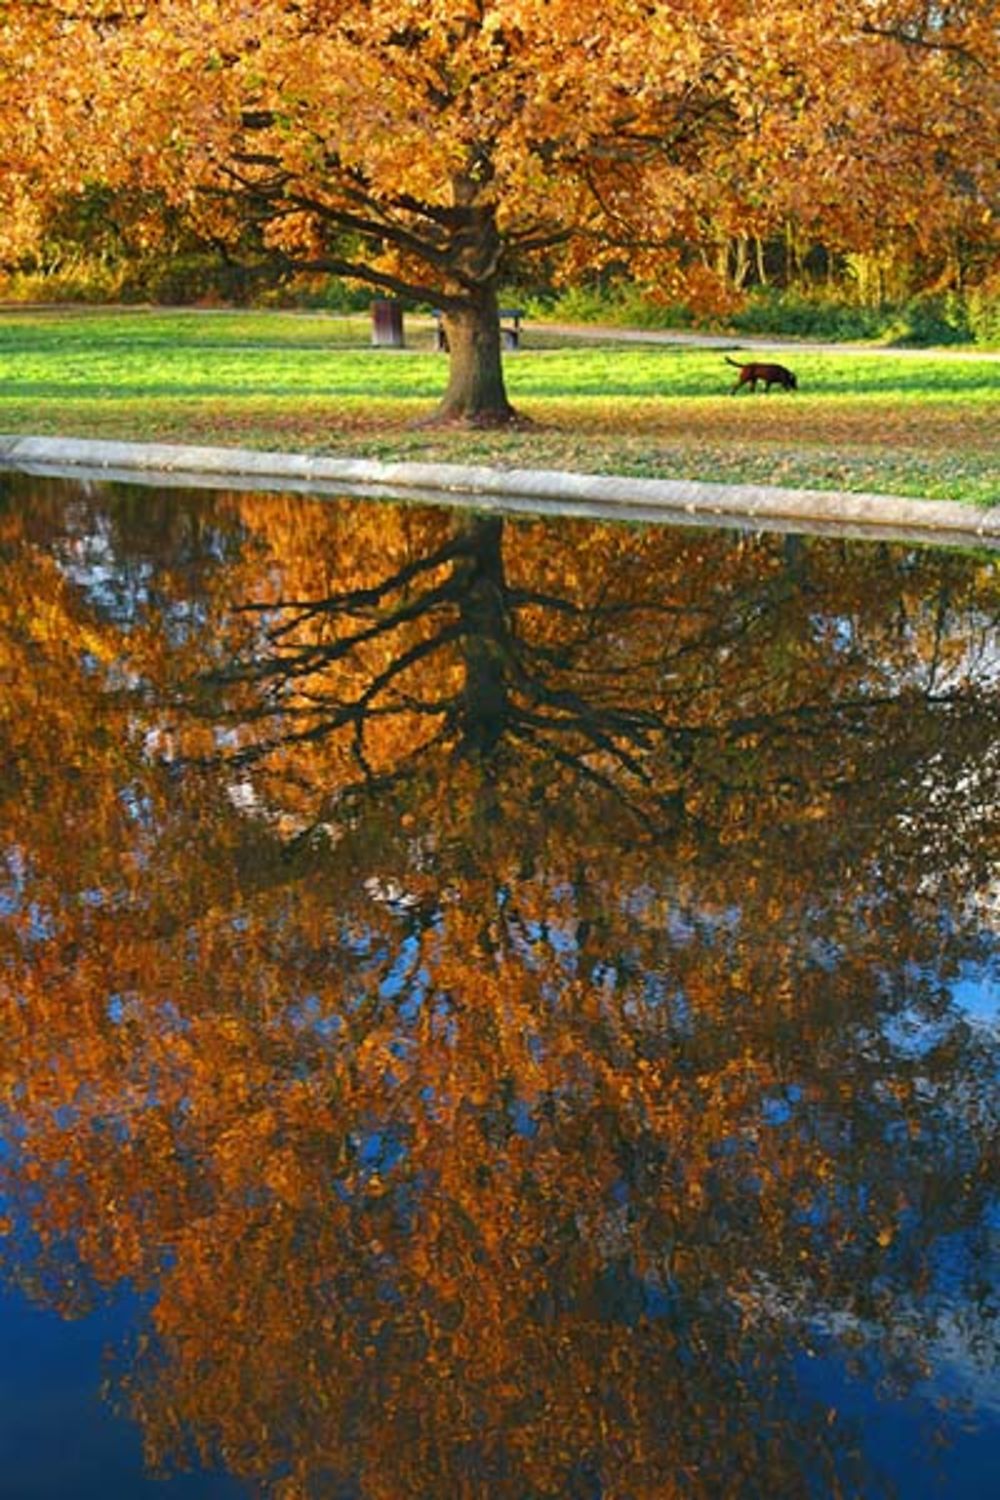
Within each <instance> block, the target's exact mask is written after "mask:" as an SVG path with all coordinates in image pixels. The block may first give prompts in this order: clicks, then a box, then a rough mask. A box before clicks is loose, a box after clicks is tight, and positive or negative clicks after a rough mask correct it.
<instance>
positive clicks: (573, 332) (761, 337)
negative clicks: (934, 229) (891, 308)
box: [527, 320, 1000, 364]
mask: <svg viewBox="0 0 1000 1500" xmlns="http://www.w3.org/2000/svg"><path fill="white" fill-rule="evenodd" d="M527 327H528V328H529V329H531V330H532V331H534V332H536V333H548V334H553V335H556V336H559V337H562V338H578V339H581V340H586V339H594V338H600V339H615V340H618V341H620V342H622V343H626V344H674V345H677V346H679V347H682V348H685V347H686V348H691V349H723V350H726V351H727V352H729V353H732V352H733V351H734V350H739V349H760V350H778V349H783V350H786V351H787V352H789V353H796V352H797V353H799V354H851V355H854V354H872V355H892V357H893V358H894V359H899V358H913V359H962V360H983V361H989V362H993V363H997V364H1000V350H996V349H953V348H951V347H949V346H948V345H947V344H939V345H935V346H933V347H929V348H911V347H909V346H907V347H902V348H901V347H899V346H898V345H893V344H848V343H830V342H825V341H821V340H817V339H791V338H782V337H781V336H780V335H774V334H772V335H765V334H757V333H755V334H749V333H747V334H741V333H695V332H692V331H689V330H687V329H679V328H617V327H615V326H613V325H611V324H596V323H549V322H545V321H541V322H535V321H534V320H532V321H530V322H529V323H528V324H527Z"/></svg>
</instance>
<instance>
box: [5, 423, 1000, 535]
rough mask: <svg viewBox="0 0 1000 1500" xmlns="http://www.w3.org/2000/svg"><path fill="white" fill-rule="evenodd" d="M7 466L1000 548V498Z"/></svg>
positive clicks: (546, 472)
mask: <svg viewBox="0 0 1000 1500" xmlns="http://www.w3.org/2000/svg"><path fill="white" fill-rule="evenodd" d="M0 468H7V469H16V470H19V471H21V472H25V473H35V474H42V473H44V474H46V475H48V476H50V477H55V476H62V477H73V476H76V477H84V476H86V477H89V478H93V479H102V480H112V479H119V480H122V481H124V482H131V483H138V482H142V481H143V480H145V481H146V482H147V483H151V484H152V483H156V482H157V481H159V482H160V483H161V484H172V485H177V484H179V483H185V482H186V483H188V484H190V485H192V486H194V487H198V486H199V485H210V486H212V487H216V488H217V487H219V485H220V484H221V483H223V482H224V483H226V484H227V485H233V486H239V485H244V486H248V487H252V488H255V489H260V488H268V489H283V488H289V487H291V488H294V489H296V490H300V491H307V492H313V493H331V492H337V491H339V492H341V493H347V492H351V493H359V492H365V493H370V494H373V495H380V496H382V497H388V496H394V497H395V498H397V499H400V500H407V499H411V500H412V499H417V498H419V499H421V500H427V501H431V502H437V503H438V504H442V503H448V504H463V505H470V504H471V505H475V504H479V505H481V506H484V507H487V508H489V507H491V506H494V507H500V508H503V509H507V510H520V511H525V510H529V511H534V512H536V513H539V514H546V513H553V512H554V513H556V514H577V515H595V514H596V515H601V516H604V517H607V518H609V519H614V518H615V517H620V518H622V519H647V520H656V519H661V520H664V521H666V520H683V521H685V522H687V523H695V524H698V523H700V524H712V525H727V524H728V525H742V526H748V525H754V524H756V525H758V526H762V527H777V528H780V529H783V530H804V529H808V530H817V529H819V530H836V531H840V532H841V533H843V531H844V530H845V529H850V530H852V531H855V532H857V533H858V534H860V535H870V536H876V535H877V536H886V535H899V534H901V535H903V536H905V537H906V538H909V539H914V540H921V539H923V540H926V541H928V542H933V541H935V540H937V541H951V542H960V541H966V542H970V543H975V544H980V545H982V544H984V543H986V544H992V545H996V546H1000V498H998V503H997V504H996V505H994V506H991V507H990V508H989V509H987V510H977V509H975V508H973V507H972V506H969V505H964V504H961V503H960V502H958V501H942V500H915V499H911V498H907V497H905V496H898V495H883V494H877V493H869V494H854V493H851V492H847V491H831V490H809V489H781V488H778V487H777V486H770V485H729V484H716V483H711V482H706V481H698V480H680V479H677V480H675V479H642V478H628V477H623V476H613V475H600V474H578V473H569V472H563V471H561V470H552V469H496V468H487V467H479V466H468V465H461V464H444V463H419V462H406V461H401V462H394V463H390V462H384V461H382V460H378V459H364V458H331V457H324V456H322V455H320V454H307V453H284V452H277V451H270V450H262V449H249V448H223V447H199V446H187V445H183V444H172V443H138V442H111V441H103V440H100V439H90V438H53V437H30V436H27V437H18V436H15V435H3V434H0Z"/></svg>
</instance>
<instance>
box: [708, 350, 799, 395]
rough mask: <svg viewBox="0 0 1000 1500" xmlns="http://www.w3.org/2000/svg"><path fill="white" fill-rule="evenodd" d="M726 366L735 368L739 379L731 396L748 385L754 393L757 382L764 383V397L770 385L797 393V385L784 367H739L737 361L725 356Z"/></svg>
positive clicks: (750, 365)
mask: <svg viewBox="0 0 1000 1500" xmlns="http://www.w3.org/2000/svg"><path fill="white" fill-rule="evenodd" d="M726 364H727V365H733V366H735V368H736V369H737V370H739V372H740V377H739V379H738V380H737V382H736V384H735V385H734V386H733V388H732V390H731V391H730V393H729V394H730V395H731V396H735V395H736V392H737V391H738V390H739V388H740V386H741V385H748V386H749V387H750V389H751V390H752V391H756V389H757V382H758V380H762V381H763V382H764V394H765V396H766V395H767V393H768V391H770V389H771V387H772V385H780V386H783V387H784V388H785V390H786V391H797V390H798V388H799V383H798V381H797V380H796V378H795V376H794V375H793V374H792V372H791V370H786V369H785V367H784V365H762V364H756V363H755V364H749V365H741V364H740V362H739V360H736V359H730V358H729V355H728V354H727V355H726Z"/></svg>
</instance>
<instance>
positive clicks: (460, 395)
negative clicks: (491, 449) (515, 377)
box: [434, 288, 517, 427]
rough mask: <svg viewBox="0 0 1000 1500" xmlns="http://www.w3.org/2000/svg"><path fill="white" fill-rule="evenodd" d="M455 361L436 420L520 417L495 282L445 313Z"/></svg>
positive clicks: (479, 423) (486, 421) (495, 421)
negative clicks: (506, 368) (506, 369)
mask: <svg viewBox="0 0 1000 1500" xmlns="http://www.w3.org/2000/svg"><path fill="white" fill-rule="evenodd" d="M443 323H444V332H445V336H446V338H447V340H448V352H449V357H450V361H451V363H450V367H449V371H448V388H447V390H446V391H445V393H444V397H443V399H442V401H441V405H440V406H439V408H438V410H437V412H436V414H435V417H434V420H435V421H438V422H466V423H468V425H469V426H470V427H502V426H505V425H506V424H507V423H508V422H513V421H515V420H517V413H516V412H515V410H514V408H513V407H512V406H511V404H510V402H509V401H508V400H507V392H506V389H505V387H504V379H503V362H502V359H501V353H500V317H499V310H498V305H497V299H496V293H495V292H494V291H493V289H492V288H489V289H488V290H484V291H482V292H479V293H478V294H477V295H476V296H475V297H473V298H471V299H470V300H469V302H468V303H467V304H466V305H465V306H464V307H463V308H462V309H461V310H460V311H458V312H446V313H445V315H444V318H443Z"/></svg>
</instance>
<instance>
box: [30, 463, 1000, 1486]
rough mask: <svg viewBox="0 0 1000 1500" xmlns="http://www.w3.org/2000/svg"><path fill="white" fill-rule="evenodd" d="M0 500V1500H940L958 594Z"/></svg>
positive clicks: (991, 1361)
mask: <svg viewBox="0 0 1000 1500" xmlns="http://www.w3.org/2000/svg"><path fill="white" fill-rule="evenodd" d="M0 483H2V489H0V561H2V566H3V573H4V589H3V591H2V595H0V685H2V694H0V1027H2V1043H3V1047H2V1052H0V1057H2V1059H3V1061H2V1065H0V1066H2V1092H0V1230H2V1237H0V1256H2V1262H0V1263H2V1265H3V1271H4V1279H3V1292H2V1298H0V1396H2V1398H3V1400H2V1403H0V1453H2V1455H3V1462H2V1465H0V1495H3V1496H5V1497H6V1496H7V1495H10V1496H14V1497H17V1500H22V1497H23V1500H28V1497H34V1496H38V1497H51V1496H63V1495H66V1496H70V1495H72V1496H74V1497H76V1496H82V1495H88V1494H91V1493H93V1494H98V1493H101V1492H102V1490H101V1485H102V1483H103V1484H105V1485H106V1486H107V1485H110V1484H112V1482H113V1488H114V1493H115V1494H116V1496H128V1495H133V1494H134V1495H136V1496H139V1495H143V1494H145V1493H147V1491H148V1492H149V1493H151V1494H152V1493H161V1494H164V1495H178V1496H186V1495H192V1496H193V1495H199V1496H202V1495H204V1496H216V1495H218V1496H220V1497H221V1496H228V1495H231V1494H259V1495H265V1496H268V1497H271V1496H273V1497H275V1500H291V1497H292V1496H295V1497H299V1496H309V1497H320V1500H326V1497H329V1500H348V1497H350V1500H369V1497H373V1500H374V1497H379V1500H381V1497H383V1496H387V1497H388V1496H391V1497H393V1500H397V1497H398V1500H407V1497H428V1500H430V1497H434V1500H437V1497H444V1496H452V1495H459V1494H461V1495H466V1496H470V1497H478V1496H482V1497H484V1500H485V1497H489V1500H494V1497H496V1500H504V1497H508V1496H509V1497H511V1500H526V1497H530V1500H549V1497H552V1500H556V1497H559V1500H562V1497H569V1500H578V1497H579V1500H594V1497H602V1500H610V1497H616V1500H618V1497H636V1500H638V1497H641V1496H647V1495H648V1496H657V1497H662V1496H666V1495H672V1494H677V1495H684V1496H692V1497H702V1496H704V1497H706V1500H708V1497H711V1500H716V1497H719V1496H722V1495H725V1496H727V1497H728V1496H734V1497H742V1496H747V1497H756V1496H760V1495H773V1496H781V1497H795V1496H804V1497H812V1496H816V1497H821V1496H822V1497H825V1496H828V1495H833V1494H843V1495H858V1496H862V1495H863V1496H866V1497H868V1496H876V1495H881V1494H887V1495H888V1494H892V1493H897V1492H898V1493H900V1494H903V1495H905V1496H907V1497H923V1496H927V1497H930V1496H932V1495H946V1496H959V1497H978V1496H981V1495H984V1494H986V1493H987V1492H988V1490H989V1488H990V1468H991V1464H992V1462H993V1459H994V1455H995V1453H996V1451H997V1441H998V1437H1000V1379H998V1371H997V1328H996V1315H997V1297H998V1289H997V1275H996V1272H997V1244H998V1234H1000V1206H998V1192H997V1181H998V1173H997V1144H998V1121H997V1103H996V1101H997V1079H998V1044H1000V1018H998V994H1000V982H998V976H1000V955H998V943H997V928H998V918H1000V904H998V903H1000V885H998V880H997V874H998V855H1000V799H998V798H997V793H996V788H997V784H998V781H997V768H998V760H1000V674H998V665H1000V654H998V644H1000V637H998V619H1000V579H998V575H997V570H996V566H995V563H994V561H993V558H992V557H991V556H989V555H988V554H974V553H959V552H950V553H949V552H942V551H934V550H931V549H924V548H917V547H903V546H888V545H884V544H879V545H871V544H861V543H856V542H845V541H839V540H833V539H823V540H805V539H803V538H798V537H782V536H766V535H744V534H741V533H737V532H722V531H720V532H712V531H700V530H677V529H670V528H657V527H644V528H640V527H631V526H628V527H625V526H621V527H614V526H609V525H599V524H595V523H589V522H586V523H585V522H569V521H565V520H563V521H560V522H558V523H549V522H545V521H542V520H529V519H518V520H514V519H501V518H499V517H494V516H483V515H475V514H471V513H465V512H463V513H453V512H449V511H447V510H444V509H440V510H432V509H425V508H422V507H416V506H405V507H403V506H400V507H396V506H392V505H389V504H386V503H380V504H371V503H363V502H359V501H356V500H355V501H343V502H341V501H333V500H324V501H319V500H310V499H307V498H302V497H294V496H280V495H278V496H262V495H242V494H239V493H237V492H231V493H230V492H222V491H220V492H213V493H194V492H182V491H169V492H167V491H163V492H157V491H153V490H142V489H139V488H127V487H114V486H75V485H71V484H68V483H58V482H55V481H45V480H40V479H22V478H14V477H12V476H6V477H4V478H3V479H2V481H0ZM5 1486H6V1488H5Z"/></svg>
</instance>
